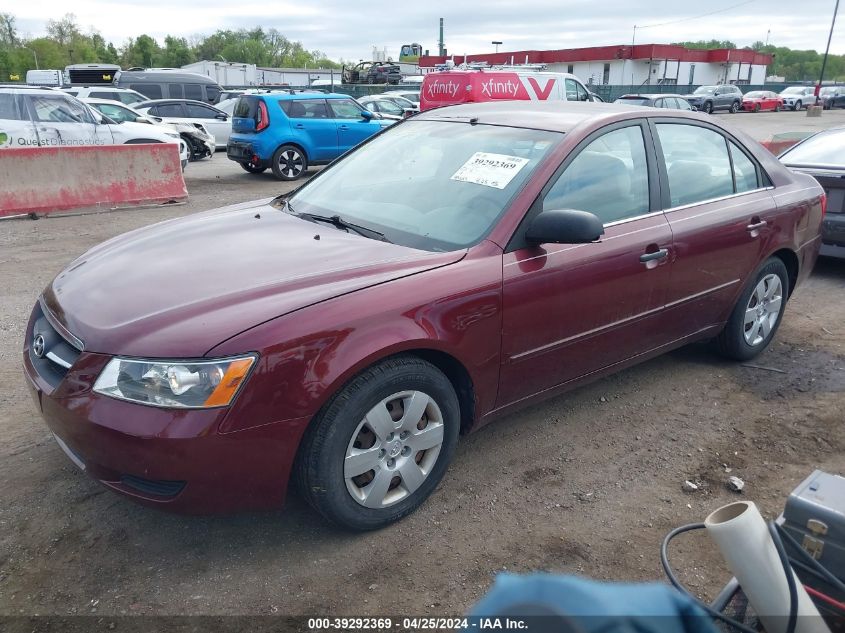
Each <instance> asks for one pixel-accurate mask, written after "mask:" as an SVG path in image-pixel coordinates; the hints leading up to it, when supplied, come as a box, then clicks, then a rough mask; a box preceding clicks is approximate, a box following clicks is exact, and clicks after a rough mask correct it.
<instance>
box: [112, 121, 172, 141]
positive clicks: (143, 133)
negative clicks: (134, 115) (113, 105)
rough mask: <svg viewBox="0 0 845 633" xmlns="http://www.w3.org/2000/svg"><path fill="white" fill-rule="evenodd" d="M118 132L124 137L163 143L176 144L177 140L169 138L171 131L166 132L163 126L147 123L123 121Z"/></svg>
mask: <svg viewBox="0 0 845 633" xmlns="http://www.w3.org/2000/svg"><path fill="white" fill-rule="evenodd" d="M119 125H120V128H119V130H118V131H120V132H123V135H124V136H134V137H137V138H149V139H153V140H160V141H162V142H164V143H178V142H179V139H178V138H176V137H174V136H170V135H169V134H173V133H175V132H172V131H171V130H166V129H165V128H164V127H163V126H159V125H150V124H149V123H133V122H132V121H124V122H123V123H120V124H119Z"/></svg>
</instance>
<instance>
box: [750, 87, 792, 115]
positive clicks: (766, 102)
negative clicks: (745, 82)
mask: <svg viewBox="0 0 845 633" xmlns="http://www.w3.org/2000/svg"><path fill="white" fill-rule="evenodd" d="M742 109H743V110H745V111H746V112H762V111H765V110H771V111H773V112H780V111H781V110H783V99H782V98H781V96H780V95H779V94H777V93H775V92H772V91H770V90H753V91H751V92H746V93H745V94H744V95H743V96H742Z"/></svg>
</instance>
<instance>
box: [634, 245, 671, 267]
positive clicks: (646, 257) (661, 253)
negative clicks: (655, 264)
mask: <svg viewBox="0 0 845 633" xmlns="http://www.w3.org/2000/svg"><path fill="white" fill-rule="evenodd" d="M667 255H669V249H668V248H661V249H658V250H656V251H654V252H653V253H643V254H642V255H640V261H641V262H642V263H644V264H645V263H646V262H651V261H654V260H656V259H665V258H666V256H667Z"/></svg>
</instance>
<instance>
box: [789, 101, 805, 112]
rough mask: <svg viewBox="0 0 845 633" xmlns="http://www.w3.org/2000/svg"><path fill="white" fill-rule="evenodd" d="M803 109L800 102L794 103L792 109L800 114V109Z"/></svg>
mask: <svg viewBox="0 0 845 633" xmlns="http://www.w3.org/2000/svg"><path fill="white" fill-rule="evenodd" d="M803 107H804V104H803V103H801V102H800V101H796V102H795V106H794V107H793V108H792V109H793V110H795V111H796V112H800V111H801V108H803Z"/></svg>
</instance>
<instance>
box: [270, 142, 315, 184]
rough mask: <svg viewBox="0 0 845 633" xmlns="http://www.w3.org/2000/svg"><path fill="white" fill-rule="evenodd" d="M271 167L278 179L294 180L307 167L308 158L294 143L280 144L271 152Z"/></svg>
mask: <svg viewBox="0 0 845 633" xmlns="http://www.w3.org/2000/svg"><path fill="white" fill-rule="evenodd" d="M272 169H273V175H274V176H275V177H276V178H278V179H279V180H296V179H297V178H299V177H300V176H302V174H304V173H305V170H306V169H308V159H307V158H306V156H305V152H303V151H302V150H301V149H299V148H298V147H296V145H282V146H281V147H280V148H279V149H277V150H276V153H275V154H273V164H272Z"/></svg>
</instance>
